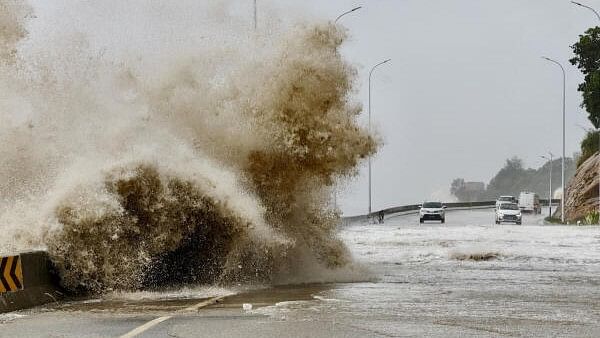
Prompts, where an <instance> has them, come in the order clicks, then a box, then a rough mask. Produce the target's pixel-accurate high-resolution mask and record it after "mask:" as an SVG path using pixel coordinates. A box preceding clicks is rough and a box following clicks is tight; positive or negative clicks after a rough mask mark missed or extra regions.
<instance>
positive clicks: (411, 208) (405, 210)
mask: <svg viewBox="0 0 600 338" xmlns="http://www.w3.org/2000/svg"><path fill="white" fill-rule="evenodd" d="M551 203H552V205H557V204H560V199H552V200H551ZM540 204H541V205H542V206H548V200H547V199H540ZM419 205H420V204H409V205H402V206H398V207H392V208H387V209H382V210H378V211H374V212H372V213H370V214H366V215H357V216H349V217H342V225H346V224H349V223H353V222H358V221H361V220H368V219H370V218H375V217H377V216H378V215H379V214H380V213H381V212H383V215H384V217H385V216H389V215H399V214H410V213H413V212H416V211H418V210H419ZM444 205H445V206H446V207H447V208H448V209H450V210H464V209H475V208H477V209H481V208H491V207H494V206H496V201H478V202H451V203H444Z"/></svg>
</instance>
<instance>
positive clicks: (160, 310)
mask: <svg viewBox="0 0 600 338" xmlns="http://www.w3.org/2000/svg"><path fill="white" fill-rule="evenodd" d="M340 235H341V236H342V238H343V239H344V240H345V241H346V243H347V244H348V246H349V247H350V249H351V251H352V253H353V255H354V257H355V260H356V261H357V262H358V264H357V266H356V267H355V269H356V271H359V272H360V273H359V272H356V276H355V277H354V278H355V279H356V281H355V282H352V283H330V284H319V285H305V286H286V287H277V288H267V289H260V290H251V291H249V290H242V289H237V290H233V289H230V290H226V289H219V288H210V287H198V288H197V289H184V290H172V291H169V292H166V291H165V292H162V293H148V292H139V293H130V294H114V295H109V296H107V297H104V298H102V299H87V300H79V301H69V302H62V303H58V304H53V305H48V306H43V307H38V308H35V309H32V310H27V311H21V312H17V313H11V314H5V315H0V322H2V324H0V337H120V336H123V335H126V334H127V333H130V332H132V331H133V330H137V331H134V332H133V333H139V335H138V337H406V336H415V337H416V336H433V337H480V336H510V337H514V336H517V337H518V336H523V337H530V336H560V337H563V336H574V337H575V336H576V337H598V336H600V324H599V323H600V287H599V286H600V228H599V227H567V226H548V225H543V221H542V216H538V215H526V216H525V218H524V224H523V225H522V226H517V225H509V224H506V225H494V224H493V212H492V211H491V210H473V211H451V212H449V213H448V215H447V221H446V224H444V225H440V224H439V223H426V224H424V225H419V223H418V219H417V217H416V216H415V215H408V216H401V217H393V218H388V219H387V220H386V223H385V224H382V225H354V226H349V227H346V228H344V229H343V230H342V232H341V234H340ZM234 293H235V294H234ZM232 294H233V295H232ZM226 295H229V296H228V297H226V298H224V299H223V300H222V301H220V302H218V303H215V304H212V305H211V304H209V302H206V300H207V299H210V298H211V297H213V296H226ZM245 303H246V304H252V309H251V310H244V309H243V304H245Z"/></svg>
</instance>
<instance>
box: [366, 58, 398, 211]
mask: <svg viewBox="0 0 600 338" xmlns="http://www.w3.org/2000/svg"><path fill="white" fill-rule="evenodd" d="M391 60H392V59H387V60H384V61H381V62H380V63H378V64H376V65H375V66H373V67H372V68H371V71H370V72H369V133H371V77H372V75H373V71H374V70H375V68H377V67H379V66H381V65H383V64H384V63H388V62H390V61H391ZM371 189H372V185H371V156H369V214H368V215H369V217H370V216H371V212H372V209H371Z"/></svg>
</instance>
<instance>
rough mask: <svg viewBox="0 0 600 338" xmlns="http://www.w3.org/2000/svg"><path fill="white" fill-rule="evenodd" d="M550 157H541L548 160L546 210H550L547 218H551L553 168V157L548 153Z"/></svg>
mask: <svg viewBox="0 0 600 338" xmlns="http://www.w3.org/2000/svg"><path fill="white" fill-rule="evenodd" d="M548 154H549V155H550V157H549V158H548V157H547V156H541V157H542V158H544V159H547V160H550V185H549V188H548V209H549V210H550V212H549V215H548V217H550V218H552V167H553V166H554V162H553V160H554V159H553V156H554V155H552V153H551V152H548Z"/></svg>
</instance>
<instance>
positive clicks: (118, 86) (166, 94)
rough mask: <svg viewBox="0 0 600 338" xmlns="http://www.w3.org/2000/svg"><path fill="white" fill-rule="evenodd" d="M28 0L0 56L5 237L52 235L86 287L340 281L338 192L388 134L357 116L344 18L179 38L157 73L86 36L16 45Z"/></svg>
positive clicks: (69, 271)
mask: <svg viewBox="0 0 600 338" xmlns="http://www.w3.org/2000/svg"><path fill="white" fill-rule="evenodd" d="M14 4H17V2H14ZM23 8H27V7H26V6H25V5H23V6H14V7H11V8H9V10H12V12H11V13H12V14H11V15H9V16H7V17H10V18H20V20H12V21H10V20H9V22H10V25H11V26H10V27H9V29H11V30H12V31H15V32H20V33H18V34H17V35H15V34H0V39H2V41H0V44H3V45H8V44H10V45H11V46H14V48H13V50H14V52H11V53H8V54H5V55H3V60H4V62H2V64H1V69H0V71H1V73H2V74H3V75H4V77H2V78H1V79H0V86H1V87H2V89H5V90H4V91H3V94H2V95H3V99H2V100H1V101H0V121H2V122H3V123H2V125H0V131H1V133H0V137H1V138H2V139H1V140H2V142H3V143H2V146H1V148H0V152H1V155H2V156H3V163H2V166H1V167H0V189H1V190H0V191H1V193H2V200H1V201H0V203H1V205H0V207H1V209H0V211H1V212H2V214H0V226H2V227H3V228H4V230H5V234H6V235H5V236H4V237H3V243H2V245H3V247H4V249H5V250H7V249H11V250H17V249H28V248H32V247H44V248H47V249H48V251H49V253H50V256H51V258H52V261H53V262H54V264H55V266H56V267H57V270H58V272H59V274H60V277H61V281H62V284H63V285H64V286H65V287H66V288H67V289H69V290H71V291H77V292H104V291H106V290H115V289H119V290H137V289H143V288H153V287H157V286H177V285H182V284H198V283H207V284H215V283H219V284H229V283H287V282H302V281H311V280H326V279H333V277H332V275H331V274H328V273H324V271H335V270H343V268H344V267H347V266H348V265H349V264H350V262H351V258H350V256H349V254H348V252H347V250H346V248H345V246H344V244H343V243H342V242H341V241H340V240H339V239H338V238H337V235H336V231H335V229H336V225H337V223H338V218H339V216H338V212H337V210H335V209H333V208H332V207H331V205H330V203H329V199H330V192H331V187H332V185H333V182H335V181H339V180H340V179H344V178H347V177H350V176H352V175H354V174H355V173H356V170H357V166H358V164H359V163H360V161H361V160H362V159H364V158H365V157H366V156H369V155H371V154H373V153H374V152H375V150H376V146H377V142H376V141H375V140H374V139H373V137H372V136H370V135H369V134H368V133H367V131H366V130H364V129H363V128H362V127H360V126H359V125H357V123H356V118H357V115H358V113H359V112H360V110H361V109H360V106H359V105H357V104H355V103H353V102H352V100H351V98H350V94H351V93H352V90H353V82H354V80H355V75H356V74H355V71H354V69H353V68H352V67H351V66H350V65H349V64H347V63H346V62H344V60H343V59H342V58H341V56H340V54H339V52H338V48H339V46H340V44H341V43H342V42H343V41H344V39H345V33H344V31H343V30H340V29H339V27H337V26H334V25H331V24H305V25H302V26H296V27H294V28H291V29H290V28H288V29H284V30H282V31H281V32H277V33H276V34H275V33H274V34H273V36H272V37H271V38H266V37H259V38H257V37H248V38H247V40H244V41H241V42H239V41H238V42H239V43H237V44H234V45H231V46H228V48H225V49H224V48H222V47H220V46H217V45H212V44H211V43H208V42H207V46H202V47H198V48H199V49H198V50H195V51H194V50H193V49H192V51H185V52H186V53H190V55H181V53H174V52H173V51H171V50H165V52H164V55H163V56H162V59H163V60H167V61H168V62H162V63H160V66H159V67H152V68H146V67H145V66H144V62H143V61H142V62H140V63H139V64H136V65H132V64H129V61H130V59H129V58H127V57H125V58H124V59H123V60H119V59H107V58H106V57H104V56H103V54H102V53H99V52H97V51H95V50H94V48H93V47H91V46H90V44H89V43H88V42H87V40H86V38H85V36H84V35H81V34H76V33H74V34H70V35H68V36H65V37H64V39H60V44H59V47H56V46H54V47H53V48H61V49H60V51H61V52H60V53H52V52H48V53H39V52H37V49H36V48H34V47H31V46H30V47H29V49H27V48H24V47H23V48H22V49H19V48H18V46H19V42H18V41H17V40H15V38H14V37H15V36H17V37H18V38H19V39H24V38H26V36H27V34H26V32H25V30H24V27H25V25H24V24H23V22H25V20H26V19H28V18H29V17H28V16H27V12H26V11H23ZM19 13H20V14H19ZM1 18H3V17H1ZM2 29H4V28H2ZM30 38H31V39H33V40H32V41H39V38H36V37H35V36H32V37H30ZM27 39H29V38H27ZM26 41H29V42H30V43H31V40H25V42H26ZM25 45H26V43H25ZM141 60H143V55H142V56H141ZM10 234H12V235H10ZM311 273H312V275H311ZM315 274H322V275H323V276H326V277H323V278H321V279H319V277H318V276H315ZM304 275H305V276H304ZM303 277H305V278H303Z"/></svg>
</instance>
